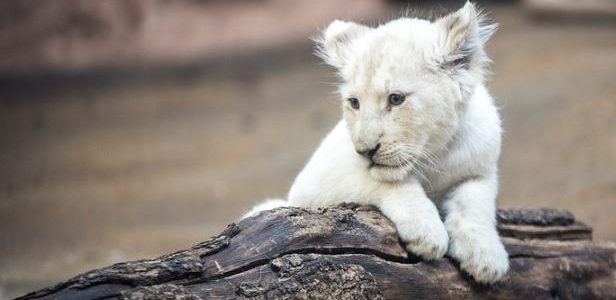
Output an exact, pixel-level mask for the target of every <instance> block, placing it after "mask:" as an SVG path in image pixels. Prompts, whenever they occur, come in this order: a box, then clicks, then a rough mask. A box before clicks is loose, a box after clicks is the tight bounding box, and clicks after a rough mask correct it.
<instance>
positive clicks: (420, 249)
mask: <svg viewBox="0 0 616 300" xmlns="http://www.w3.org/2000/svg"><path fill="white" fill-rule="evenodd" d="M426 223H427V224H417V223H415V224H413V223H409V224H405V225H402V226H398V234H399V235H400V239H402V241H403V242H404V244H405V245H406V250H407V251H409V252H411V253H413V254H415V255H418V256H420V257H421V258H423V259H425V260H436V259H439V258H442V257H443V256H444V255H445V253H447V246H448V245H449V236H448V235H447V230H446V229H445V225H443V222H441V220H440V219H438V221H436V220H435V221H434V222H426Z"/></svg>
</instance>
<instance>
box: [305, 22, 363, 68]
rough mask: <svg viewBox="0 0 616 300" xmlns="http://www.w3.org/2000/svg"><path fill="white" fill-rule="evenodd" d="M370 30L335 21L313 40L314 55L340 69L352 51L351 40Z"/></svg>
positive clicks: (354, 24)
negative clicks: (314, 44) (314, 45)
mask: <svg viewBox="0 0 616 300" xmlns="http://www.w3.org/2000/svg"><path fill="white" fill-rule="evenodd" d="M370 29H371V28H370V27H367V26H363V25H359V24H357V23H353V22H346V21H340V20H335V21H333V22H331V23H330V24H329V26H327V29H325V30H324V31H323V33H322V34H321V35H320V36H319V37H317V38H315V42H316V44H317V49H316V53H317V55H318V56H319V57H321V58H322V59H323V60H324V61H325V62H326V63H327V64H329V65H331V66H334V67H336V68H341V67H342V66H344V64H345V61H346V59H347V58H348V55H349V53H350V52H351V50H352V49H351V48H352V42H353V40H355V39H356V38H357V37H358V36H360V35H362V34H364V33H366V32H368V31H369V30H370Z"/></svg>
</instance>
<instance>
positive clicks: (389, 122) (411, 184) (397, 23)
mask: <svg viewBox="0 0 616 300" xmlns="http://www.w3.org/2000/svg"><path fill="white" fill-rule="evenodd" d="M495 29H496V25H495V24H488V23H486V22H485V21H484V19H483V18H482V16H481V14H480V13H479V12H478V11H477V9H476V8H475V5H474V4H472V3H470V2H467V3H466V5H465V6H464V7H463V8H461V9H460V10H458V11H456V12H454V13H452V14H450V15H447V16H445V17H443V18H441V19H438V20H436V21H434V22H430V21H427V20H422V19H415V18H400V19H397V20H393V21H391V22H388V23H386V24H383V25H380V26H378V27H376V28H371V27H367V26H363V25H359V24H356V23H353V22H344V21H334V22H332V23H331V24H330V25H329V26H328V27H327V29H326V30H325V31H324V33H323V35H322V37H321V38H320V39H319V40H318V50H319V54H320V56H322V58H323V59H324V60H325V62H327V63H328V64H330V65H332V66H334V67H335V68H337V70H338V72H339V75H340V77H341V79H342V83H341V84H340V89H339V92H340V94H341V96H342V99H343V101H342V110H343V118H342V120H341V121H340V122H339V123H338V124H337V125H336V127H334V129H333V130H332V131H331V132H330V133H329V134H328V135H327V137H326V138H325V140H324V141H323V142H322V143H321V145H320V147H319V148H318V149H317V151H316V152H315V153H314V155H313V156H312V158H311V159H310V161H309V162H308V164H307V165H306V166H305V168H304V169H303V171H302V172H301V173H300V174H299V175H298V176H297V179H296V180H295V182H294V184H293V186H292V187H291V191H290V192H289V195H288V201H282V200H270V201H268V202H265V203H263V204H261V205H259V206H257V207H255V209H253V211H252V212H251V213H250V214H252V213H255V212H257V211H261V210H265V209H271V208H274V207H278V206H300V207H313V208H316V207H323V206H331V205H335V204H338V203H342V202H355V203H359V204H366V205H374V206H376V207H378V208H379V209H380V210H381V211H382V213H383V214H384V215H385V216H387V217H388V218H389V219H391V221H393V223H394V224H395V225H396V227H397V229H398V233H399V235H400V238H401V240H402V241H403V242H404V243H405V244H406V247H407V249H408V250H409V251H410V252H412V253H415V254H417V255H419V256H421V257H423V258H424V259H428V260H433V259H438V258H441V257H443V255H445V253H446V252H447V253H448V254H449V256H451V257H453V258H455V259H456V260H458V261H459V262H460V266H461V268H462V269H463V270H465V271H467V272H468V273H470V274H471V275H472V276H473V277H474V278H475V280H477V281H479V282H482V283H492V282H495V281H497V280H499V279H500V278H501V277H502V276H503V275H504V274H505V273H506V272H507V269H508V268H509V262H508V255H507V252H506V251H505V249H504V247H503V244H502V243H501V241H500V239H499V236H498V233H497V231H496V227H495V198H496V193H497V189H498V175H497V169H498V166H497V161H498V157H499V154H500V144H501V125H500V119H499V116H498V113H497V109H496V108H495V106H494V103H493V100H492V98H491V97H490V95H489V94H488V91H487V90H486V87H485V85H484V81H485V75H486V72H487V70H486V69H487V65H488V63H489V59H488V57H487V56H486V54H485V52H484V45H485V43H486V41H487V40H488V38H489V37H490V36H491V34H492V33H493V32H494V30H495ZM439 211H440V212H441V215H442V218H443V220H444V221H443V220H441V217H440V216H439Z"/></svg>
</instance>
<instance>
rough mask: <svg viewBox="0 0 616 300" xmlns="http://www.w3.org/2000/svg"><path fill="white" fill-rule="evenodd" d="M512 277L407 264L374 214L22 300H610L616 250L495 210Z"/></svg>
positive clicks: (129, 269) (228, 243)
mask: <svg viewBox="0 0 616 300" xmlns="http://www.w3.org/2000/svg"><path fill="white" fill-rule="evenodd" d="M497 219H498V229H499V232H500V234H501V237H502V239H503V241H504V243H505V246H506V248H507V251H508V252H509V257H510V264H511V269H510V271H509V273H508V274H507V275H506V277H505V279H504V280H503V281H502V282H499V283H497V284H494V285H490V286H486V285H480V284H477V283H475V282H474V281H473V280H472V278H470V277H469V276H468V275H466V274H464V273H463V272H461V271H460V270H459V268H458V267H457V265H456V263H455V262H454V261H453V260H451V259H449V258H444V259H441V260H438V261H435V262H424V261H422V260H421V259H419V258H417V257H415V256H413V255H412V254H409V253H407V252H406V251H405V250H404V247H403V245H402V244H401V243H400V241H399V240H398V236H397V233H396V229H395V227H394V226H393V224H392V223H391V222H390V221H389V220H388V219H387V218H385V217H384V216H383V215H382V214H380V213H379V212H378V211H377V210H375V209H373V208H370V207H360V206H353V205H345V206H341V207H333V208H326V209H319V210H316V211H315V210H306V209H302V208H279V209H275V210H273V211H269V212H263V213H260V214H258V215H257V216H254V217H251V218H247V219H244V220H242V221H240V222H239V223H237V224H231V225H229V226H228V227H227V229H225V230H224V231H223V232H222V233H221V234H219V235H217V236H215V237H212V238H211V239H209V240H207V241H205V242H202V243H200V244H197V245H195V246H193V247H192V248H190V249H187V250H182V251H178V252H175V253H171V254H167V255H164V256H161V257H159V258H156V259H144V260H138V261H132V262H125V263H119V264H115V265H112V266H109V267H106V268H102V269H98V270H93V271H89V272H86V273H84V274H81V275H78V276H76V277H74V278H72V279H69V280H67V281H65V282H62V283H59V284H57V285H55V286H53V287H49V288H46V289H43V290H40V291H35V292H32V293H29V294H27V295H25V296H22V297H20V298H18V299H247V298H250V299H279V298H284V299H288V298H293V299H410V298H417V299H615V298H616V261H615V259H616V245H615V244H613V243H608V242H593V241H592V230H591V228H590V227H588V226H586V225H584V224H583V223H580V222H578V221H576V220H575V218H574V217H573V215H571V214H570V213H568V212H566V211H556V210H549V209H542V210H499V211H498V213H497Z"/></svg>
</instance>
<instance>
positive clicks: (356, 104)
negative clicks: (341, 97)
mask: <svg viewBox="0 0 616 300" xmlns="http://www.w3.org/2000/svg"><path fill="white" fill-rule="evenodd" d="M347 100H348V101H349V104H351V107H352V108H353V109H359V100H358V99H357V98H349V99H347Z"/></svg>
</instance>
